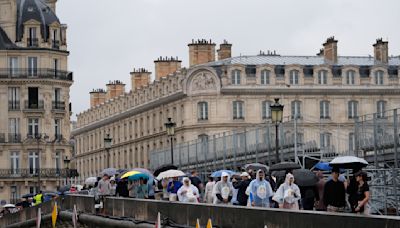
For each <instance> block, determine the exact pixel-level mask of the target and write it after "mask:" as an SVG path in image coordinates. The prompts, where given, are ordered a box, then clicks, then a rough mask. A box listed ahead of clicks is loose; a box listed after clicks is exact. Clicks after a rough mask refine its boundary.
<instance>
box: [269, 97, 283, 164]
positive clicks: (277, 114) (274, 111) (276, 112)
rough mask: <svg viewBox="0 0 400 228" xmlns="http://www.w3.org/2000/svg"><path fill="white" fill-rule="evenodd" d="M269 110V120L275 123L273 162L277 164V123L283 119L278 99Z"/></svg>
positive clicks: (281, 106) (281, 107)
mask: <svg viewBox="0 0 400 228" xmlns="http://www.w3.org/2000/svg"><path fill="white" fill-rule="evenodd" d="M270 108H271V119H272V122H273V123H275V161H276V163H278V162H279V137H278V135H279V134H278V133H279V132H278V130H279V123H281V122H282V119H283V105H281V104H280V103H279V98H275V103H274V104H272V105H271V106H270Z"/></svg>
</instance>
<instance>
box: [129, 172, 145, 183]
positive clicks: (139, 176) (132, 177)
mask: <svg viewBox="0 0 400 228" xmlns="http://www.w3.org/2000/svg"><path fill="white" fill-rule="evenodd" d="M136 172H137V171H136ZM139 179H146V180H148V179H149V175H147V174H145V173H139V172H138V173H135V174H133V175H130V176H129V177H128V180H130V181H137V180H139Z"/></svg>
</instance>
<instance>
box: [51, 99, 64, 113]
mask: <svg viewBox="0 0 400 228" xmlns="http://www.w3.org/2000/svg"><path fill="white" fill-rule="evenodd" d="M52 108H53V110H63V111H65V102H64V101H53V106H52Z"/></svg>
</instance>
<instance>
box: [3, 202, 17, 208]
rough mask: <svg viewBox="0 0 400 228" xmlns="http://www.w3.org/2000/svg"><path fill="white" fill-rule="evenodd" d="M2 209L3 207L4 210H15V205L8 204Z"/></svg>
mask: <svg viewBox="0 0 400 228" xmlns="http://www.w3.org/2000/svg"><path fill="white" fill-rule="evenodd" d="M3 207H4V208H15V205H14V204H11V203H9V204H6V205H4V206H3Z"/></svg>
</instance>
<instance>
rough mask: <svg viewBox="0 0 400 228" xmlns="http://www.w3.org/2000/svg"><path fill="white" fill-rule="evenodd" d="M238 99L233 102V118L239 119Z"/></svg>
mask: <svg viewBox="0 0 400 228" xmlns="http://www.w3.org/2000/svg"><path fill="white" fill-rule="evenodd" d="M236 105H237V101H234V102H233V119H237V107H236Z"/></svg>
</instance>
